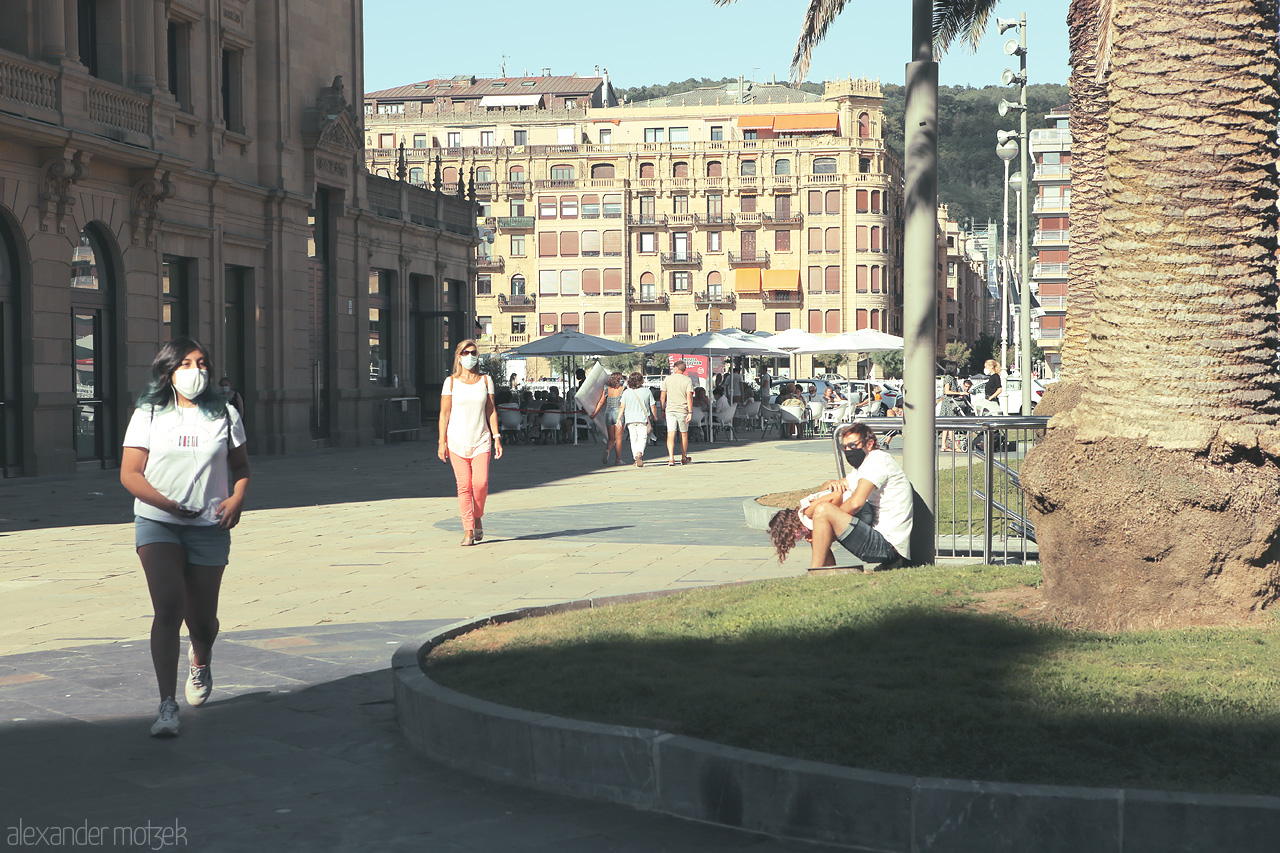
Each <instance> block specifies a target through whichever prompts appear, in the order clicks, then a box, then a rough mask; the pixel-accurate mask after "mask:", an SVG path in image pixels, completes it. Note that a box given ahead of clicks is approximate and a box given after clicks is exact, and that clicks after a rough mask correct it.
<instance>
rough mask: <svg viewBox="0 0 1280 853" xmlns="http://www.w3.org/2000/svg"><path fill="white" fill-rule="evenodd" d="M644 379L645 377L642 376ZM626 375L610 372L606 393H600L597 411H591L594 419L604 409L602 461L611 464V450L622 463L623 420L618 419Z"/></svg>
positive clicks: (619, 463) (618, 462)
mask: <svg viewBox="0 0 1280 853" xmlns="http://www.w3.org/2000/svg"><path fill="white" fill-rule="evenodd" d="M641 378H642V379H643V378H644V377H643V376H641ZM623 380H624V377H623V375H622V374H621V373H619V372H617V371H616V370H615V371H614V372H613V373H610V374H609V379H608V381H607V382H606V383H605V389H604V393H603V394H601V395H600V401H599V402H598V403H596V408H595V411H593V412H592V413H591V417H592V419H593V420H594V419H595V417H596V415H598V414H600V410H601V409H604V422H605V432H606V436H605V444H604V458H603V459H601V460H600V461H601V463H602V464H605V465H608V464H609V451H610V449H612V450H613V451H614V457H615V459H616V460H617V464H618V465H621V464H622V421H620V420H619V419H618V412H619V411H620V409H621V405H622V394H623V392H624V391H625V390H626V389H625V388H624V387H623Z"/></svg>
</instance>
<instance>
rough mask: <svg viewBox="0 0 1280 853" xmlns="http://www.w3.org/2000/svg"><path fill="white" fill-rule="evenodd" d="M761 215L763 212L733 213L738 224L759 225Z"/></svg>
mask: <svg viewBox="0 0 1280 853" xmlns="http://www.w3.org/2000/svg"><path fill="white" fill-rule="evenodd" d="M760 217H761V214H759V213H754V212H751V213H744V212H742V211H738V212H737V213H735V214H734V215H733V220H734V223H735V224H737V225H759V224H760Z"/></svg>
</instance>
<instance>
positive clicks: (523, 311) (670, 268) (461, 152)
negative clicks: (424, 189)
mask: <svg viewBox="0 0 1280 853" xmlns="http://www.w3.org/2000/svg"><path fill="white" fill-rule="evenodd" d="M513 92H519V93H521V95H523V99H522V100H520V101H518V102H517V101H513V100H511V96H510V93H513ZM495 93H500V94H495ZM485 98H489V99H490V100H488V101H486V100H485ZM883 103H884V98H883V94H882V92H881V89H880V86H879V84H878V83H876V82H874V81H870V80H865V79H858V80H855V79H844V80H837V81H832V82H828V83H827V84H826V85H825V91H824V92H823V94H821V95H817V94H812V93H807V92H804V91H801V90H799V89H794V88H791V87H789V86H785V85H778V84H761V83H750V82H746V81H738V82H735V83H731V84H728V85H726V86H718V87H711V88H704V89H698V90H695V91H692V92H686V93H682V94H680V95H675V96H671V97H667V98H661V99H657V100H653V101H646V102H641V103H634V104H618V103H617V102H616V97H615V96H614V95H613V90H612V88H611V87H610V85H609V82H608V79H607V76H606V75H602V76H600V77H586V78H578V77H568V78H566V77H555V76H550V75H549V74H548V75H544V76H542V77H529V78H501V79H496V80H488V81H479V80H473V78H460V79H457V80H453V81H443V80H429V81H425V82H422V83H417V84H414V85H411V86H402V87H397V88H394V89H388V90H384V91H381V92H372V93H370V94H368V95H367V96H366V99H365V121H366V127H367V133H366V143H367V145H368V149H369V150H368V166H369V169H370V170H371V171H373V172H376V173H381V174H386V175H394V174H398V171H403V172H404V174H405V175H406V177H407V178H408V179H409V180H410V181H423V182H426V183H429V184H430V185H432V186H436V187H439V188H441V189H442V190H443V191H445V192H450V191H455V192H456V191H457V190H458V186H459V183H460V182H461V183H463V184H465V185H466V186H467V187H468V188H469V187H472V186H474V188H475V192H476V196H477V198H478V200H479V202H480V203H481V206H482V211H481V216H482V217H483V218H482V220H481V226H482V228H483V233H484V237H485V239H484V241H483V242H482V243H481V253H480V258H479V266H478V276H477V279H476V283H475V303H476V311H477V321H478V323H479V325H480V327H481V329H482V330H483V332H484V341H483V343H484V344H485V345H486V346H488V347H492V348H493V349H495V350H502V349H506V348H508V347H511V346H514V345H518V344H520V343H523V342H526V341H528V340H530V338H532V337H534V336H537V335H546V334H550V333H553V332H555V331H556V330H558V329H579V330H581V331H584V332H587V333H590V334H602V335H605V336H608V337H614V338H619V339H627V340H630V341H633V342H636V343H641V342H646V341H652V340H657V339H660V338H663V337H667V336H669V335H672V334H677V333H683V332H688V333H694V334H696V333H698V332H701V331H703V330H706V329H708V328H712V327H714V326H715V325H716V324H719V326H721V327H729V326H737V327H739V328H743V329H747V330H757V329H759V330H767V331H770V332H777V331H783V330H785V329H788V328H792V327H800V328H804V329H806V330H808V331H811V332H816V333H829V332H830V333H834V332H841V331H847V330H854V329H860V328H874V329H879V330H882V331H885V332H890V333H893V334H901V333H902V224H903V211H902V168H901V164H900V163H899V161H898V159H897V158H896V157H895V156H894V155H893V154H892V153H891V152H890V151H888V150H887V149H886V147H885V144H884V114H883ZM375 143H376V144H375ZM401 163H403V166H401V165H400V164H401ZM490 240H491V241H492V242H489V241H490Z"/></svg>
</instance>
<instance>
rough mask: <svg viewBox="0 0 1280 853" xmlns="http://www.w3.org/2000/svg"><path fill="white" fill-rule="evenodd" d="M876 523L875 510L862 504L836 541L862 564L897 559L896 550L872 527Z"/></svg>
mask: <svg viewBox="0 0 1280 853" xmlns="http://www.w3.org/2000/svg"><path fill="white" fill-rule="evenodd" d="M875 523H876V508H875V507H874V506H872V505H871V504H863V505H862V509H861V510H859V511H858V514H857V515H855V516H854V517H853V518H851V519H849V526H848V527H846V528H845V529H844V530H843V531H842V532H841V533H840V535H839V536H837V537H836V541H837V542H839V543H840V544H841V545H843V546H844V549H845V550H846V551H848V552H849V553H850V554H853V556H855V557H857V558H858V559H859V560H862V561H863V562H864V563H876V564H880V563H887V562H889V561H890V560H894V559H897V557H898V549H897V548H894V547H893V546H892V545H890V544H889V540H888V539H885V538H884V536H882V535H881V534H880V531H878V530H876V529H875V527H874V526H873V525H874V524H875Z"/></svg>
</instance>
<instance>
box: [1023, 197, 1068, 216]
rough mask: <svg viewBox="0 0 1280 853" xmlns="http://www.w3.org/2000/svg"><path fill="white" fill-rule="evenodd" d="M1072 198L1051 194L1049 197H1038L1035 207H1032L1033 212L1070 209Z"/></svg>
mask: <svg viewBox="0 0 1280 853" xmlns="http://www.w3.org/2000/svg"><path fill="white" fill-rule="evenodd" d="M1070 209H1071V199H1069V198H1059V197H1057V196H1050V197H1047V198H1038V199H1036V204H1035V207H1033V208H1032V209H1031V212H1032V213H1042V212H1044V211H1046V210H1070Z"/></svg>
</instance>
